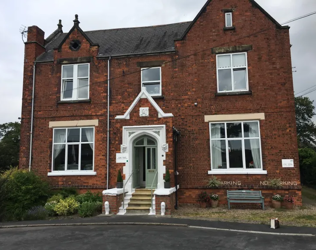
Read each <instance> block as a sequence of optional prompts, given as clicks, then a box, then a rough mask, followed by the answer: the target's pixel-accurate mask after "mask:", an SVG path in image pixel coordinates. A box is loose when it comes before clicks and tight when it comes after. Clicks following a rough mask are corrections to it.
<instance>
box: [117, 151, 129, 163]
mask: <svg viewBox="0 0 316 250" xmlns="http://www.w3.org/2000/svg"><path fill="white" fill-rule="evenodd" d="M126 162H128V154H127V153H116V163H126Z"/></svg>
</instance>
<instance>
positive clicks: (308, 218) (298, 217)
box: [295, 215, 316, 221]
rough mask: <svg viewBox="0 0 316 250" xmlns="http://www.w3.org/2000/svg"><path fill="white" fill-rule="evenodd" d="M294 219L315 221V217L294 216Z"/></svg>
mask: <svg viewBox="0 0 316 250" xmlns="http://www.w3.org/2000/svg"><path fill="white" fill-rule="evenodd" d="M295 219H297V220H311V221H315V220H316V215H301V216H296V217H295Z"/></svg>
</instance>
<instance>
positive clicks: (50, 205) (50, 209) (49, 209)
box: [45, 201, 58, 216]
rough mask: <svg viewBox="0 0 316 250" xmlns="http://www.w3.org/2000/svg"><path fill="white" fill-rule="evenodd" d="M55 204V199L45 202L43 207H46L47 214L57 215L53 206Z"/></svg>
mask: <svg viewBox="0 0 316 250" xmlns="http://www.w3.org/2000/svg"><path fill="white" fill-rule="evenodd" d="M57 204H58V202H56V201H51V202H47V203H46V204H45V209H46V211H47V213H48V215H49V216H56V215H57V213H56V211H55V207H56V205H57Z"/></svg>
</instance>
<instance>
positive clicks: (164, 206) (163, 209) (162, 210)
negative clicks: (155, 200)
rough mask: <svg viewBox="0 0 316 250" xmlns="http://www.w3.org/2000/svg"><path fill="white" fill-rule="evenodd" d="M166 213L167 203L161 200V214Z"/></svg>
mask: <svg viewBox="0 0 316 250" xmlns="http://www.w3.org/2000/svg"><path fill="white" fill-rule="evenodd" d="M165 213H166V203H164V202H161V216H164V215H165Z"/></svg>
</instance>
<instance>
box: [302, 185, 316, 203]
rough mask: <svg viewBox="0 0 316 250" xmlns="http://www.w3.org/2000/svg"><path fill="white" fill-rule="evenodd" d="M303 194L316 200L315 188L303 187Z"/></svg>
mask: <svg viewBox="0 0 316 250" xmlns="http://www.w3.org/2000/svg"><path fill="white" fill-rule="evenodd" d="M302 196H303V197H306V198H308V199H309V200H312V201H315V202H316V190H315V189H313V188H308V187H305V186H303V187H302Z"/></svg>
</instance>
